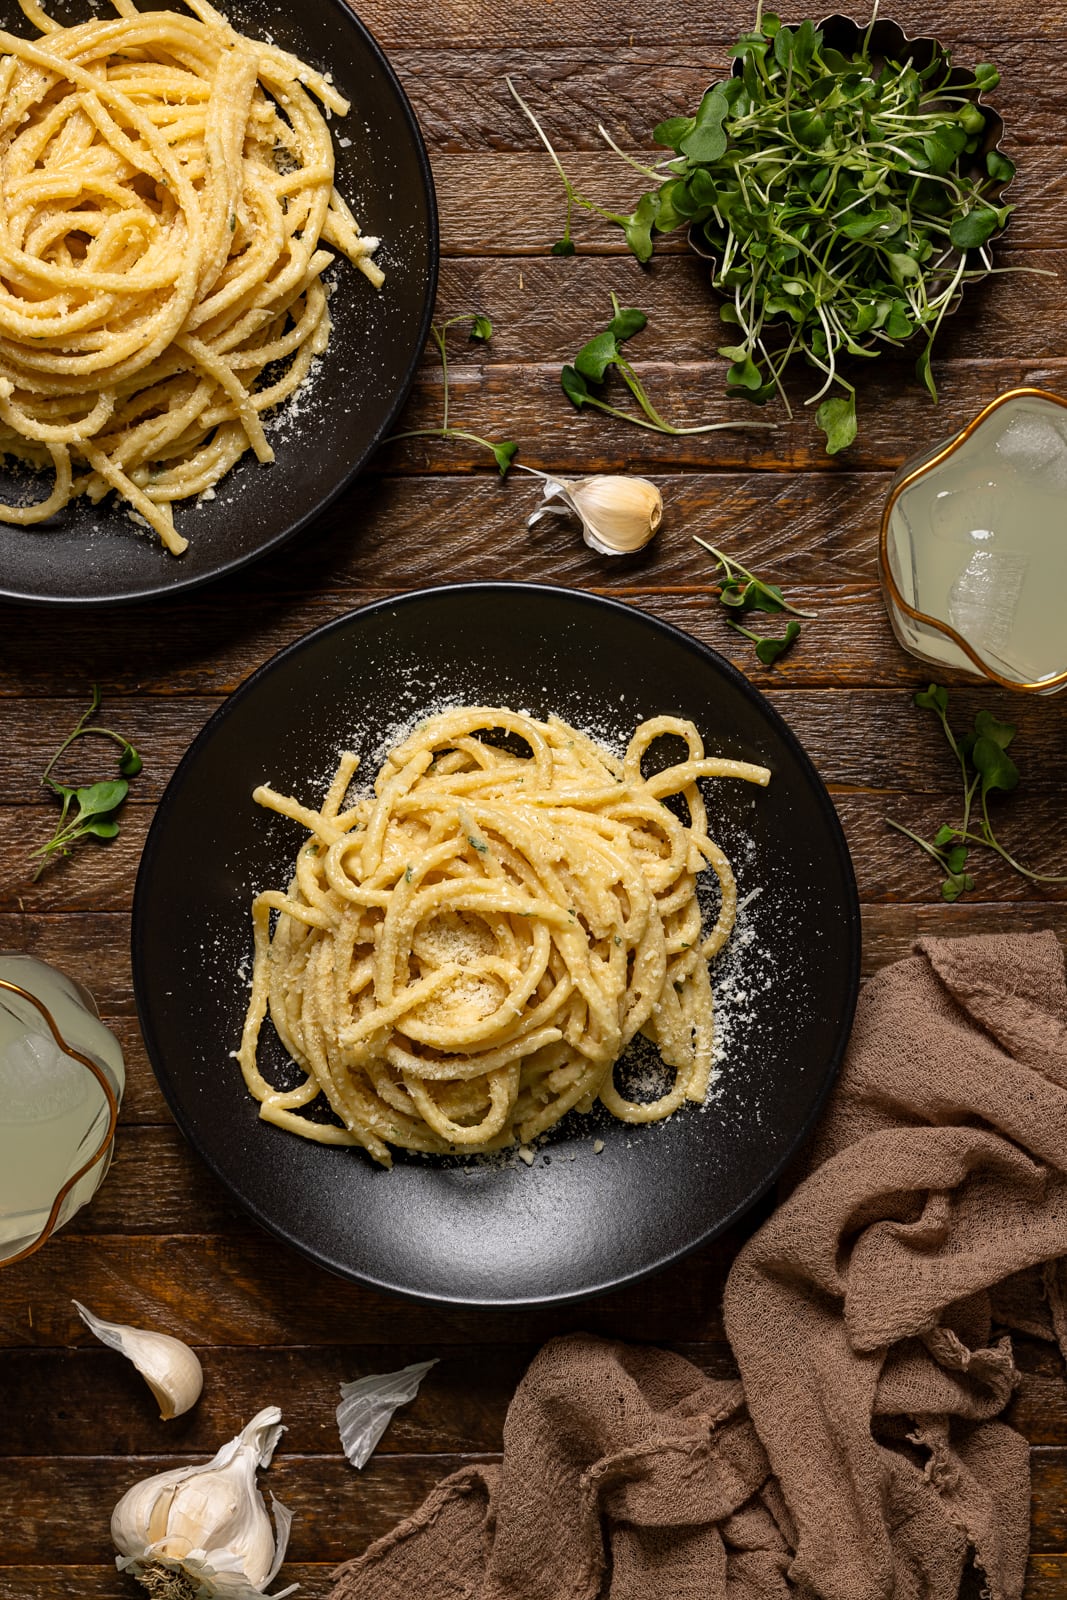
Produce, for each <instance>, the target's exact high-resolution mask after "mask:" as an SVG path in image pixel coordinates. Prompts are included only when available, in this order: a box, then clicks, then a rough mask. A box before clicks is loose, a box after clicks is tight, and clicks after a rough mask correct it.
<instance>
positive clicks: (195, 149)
mask: <svg viewBox="0 0 1067 1600" xmlns="http://www.w3.org/2000/svg"><path fill="white" fill-rule="evenodd" d="M21 4H22V10H23V12H24V13H25V14H26V15H27V17H29V18H30V20H32V21H33V22H34V23H35V25H36V26H37V27H38V29H39V30H40V37H39V38H38V39H37V40H32V41H31V40H27V39H22V38H17V37H15V36H14V35H12V34H8V33H0V49H2V50H3V51H4V52H5V54H4V55H3V56H2V57H0V259H2V262H3V271H2V274H0V452H3V453H4V454H8V455H12V456H14V457H16V458H17V459H19V460H20V461H22V462H25V463H26V464H28V465H29V466H31V467H34V468H48V467H51V468H52V469H53V470H54V474H55V483H54V487H53V489H52V492H51V493H50V494H49V495H48V496H47V497H46V498H45V499H43V500H41V501H38V502H37V503H35V504H32V505H26V506H24V505H7V506H0V521H6V522H11V523H18V524H33V523H39V522H42V521H44V520H46V519H47V518H49V517H51V516H52V515H54V514H55V513H56V512H57V511H59V510H61V509H62V508H63V506H65V505H66V504H67V503H68V502H69V501H70V500H71V498H73V497H75V496H78V495H86V496H88V498H89V499H90V500H91V501H93V502H97V501H99V500H101V499H102V498H103V497H104V496H105V495H106V494H108V493H109V492H111V491H112V490H114V491H116V492H117V493H118V494H119V496H120V497H121V498H122V499H124V500H125V501H126V502H127V503H128V504H129V506H130V507H131V509H132V510H133V511H134V512H135V513H136V514H137V515H138V516H140V518H141V519H143V521H144V522H147V523H148V524H149V526H150V527H152V528H153V529H155V531H156V532H157V533H158V534H159V537H160V538H161V540H162V541H163V543H164V545H165V546H166V548H167V549H168V550H170V551H171V552H172V553H174V554H179V553H180V552H181V551H182V550H184V549H185V548H186V545H187V540H186V539H185V538H184V537H183V536H182V535H181V534H179V533H178V532H177V531H176V530H175V527H174V518H173V513H172V509H171V508H172V505H173V503H174V502H175V501H179V500H184V499H188V498H189V497H190V496H192V495H198V494H202V493H204V492H205V491H206V490H209V489H211V488H212V487H213V486H214V485H215V484H216V483H217V482H218V480H219V479H220V478H221V477H222V476H223V474H224V473H225V472H227V471H228V470H229V469H230V468H231V467H232V466H233V465H234V463H235V462H236V461H237V460H239V458H240V457H241V456H242V455H243V454H244V452H245V451H246V450H248V449H251V450H253V451H254V452H255V454H256V456H257V457H258V459H259V460H260V461H261V462H267V461H271V460H273V455H274V453H273V450H272V448H271V446H270V443H269V442H268V440H267V437H266V434H265V432H264V428H263V423H262V420H261V418H262V413H263V412H265V411H267V410H269V409H270V408H271V407H273V406H276V405H278V404H279V403H280V402H281V401H282V400H284V399H285V398H286V397H287V396H288V395H290V394H292V393H293V392H294V390H296V389H297V388H298V387H299V386H300V384H302V383H303V381H304V379H305V378H306V377H307V375H308V372H309V369H310V366H311V362H312V360H313V359H314V357H315V356H316V355H320V354H321V353H322V352H323V351H324V350H325V348H326V344H327V341H328V338H329V334H330V317H329V312H328V307H327V295H326V290H325V287H324V285H323V282H322V273H323V271H324V270H325V268H326V267H327V266H329V264H330V263H331V262H332V261H333V260H334V256H333V255H332V254H331V253H330V251H329V250H328V249H325V248H323V246H324V245H330V246H333V247H335V248H336V249H337V250H340V251H341V252H342V253H343V254H345V255H347V256H348V257H349V258H350V259H351V260H352V261H353V262H354V263H355V265H356V266H358V267H359V268H360V269H361V270H362V271H363V272H364V273H365V274H366V276H367V277H368V278H370V279H371V281H372V282H373V283H375V284H376V285H380V284H381V282H382V274H381V271H380V269H379V268H378V267H377V266H376V265H375V263H374V262H373V260H372V259H371V256H372V252H373V251H374V249H375V248H376V246H377V243H378V241H377V240H376V239H370V238H364V237H361V235H360V232H359V227H358V225H357V223H356V221H355V219H354V217H353V216H352V213H351V211H350V210H349V208H348V206H347V205H346V204H345V202H344V201H343V200H342V199H341V197H340V196H339V195H338V193H337V191H336V189H335V187H334V152H333V144H332V140H331V137H330V130H329V128H328V127H327V124H326V121H325V119H324V117H323V114H322V112H321V111H320V109H319V107H318V106H317V105H316V104H315V101H314V100H313V99H312V95H314V96H316V97H317V98H318V100H319V101H320V102H321V103H322V105H323V106H324V107H325V108H326V110H327V111H328V112H330V113H333V112H336V113H338V114H343V113H344V112H346V111H347V110H348V103H347V101H346V100H345V99H344V98H343V97H342V96H341V95H340V94H338V93H337V91H336V90H335V89H334V88H333V86H332V84H331V83H330V81H329V79H328V78H326V77H324V76H323V75H322V74H321V73H318V72H314V71H313V70H312V69H311V68H309V67H307V66H306V65H305V64H304V63H303V62H301V61H299V60H298V59H297V58H296V57H295V56H292V55H290V54H288V53H287V52H285V51H283V50H280V49H278V48H276V47H275V46H273V45H270V44H267V43H266V42H263V41H258V40H254V39H249V38H246V37H245V35H243V34H241V33H238V32H237V31H235V30H234V29H233V28H232V27H230V25H229V24H228V23H227V22H226V20H225V19H224V18H223V17H222V16H220V15H219V14H218V13H217V12H216V11H214V10H213V9H212V8H211V6H210V5H207V4H204V3H202V0H191V9H192V10H193V11H194V12H195V15H192V16H186V15H181V14H178V13H177V12H172V11H154V12H145V13H144V14H141V13H139V12H138V11H136V9H135V8H134V6H133V5H132V3H131V0H116V7H117V9H118V10H119V12H120V15H119V16H118V17H116V18H114V19H112V20H109V21H100V20H93V21H90V22H86V23H83V24H81V25H80V26H77V27H70V28H64V27H60V26H59V25H58V24H56V23H54V22H53V21H52V20H51V19H50V18H48V17H47V16H46V15H45V14H44V13H43V12H42V11H41V10H40V9H39V7H38V6H37V5H36V4H34V3H33V0H21ZM268 369H271V370H270V371H269V372H268ZM264 374H267V381H266V382H265V383H264V384H263V386H262V387H257V385H258V384H259V380H260V379H261V378H262V377H263V376H264Z"/></svg>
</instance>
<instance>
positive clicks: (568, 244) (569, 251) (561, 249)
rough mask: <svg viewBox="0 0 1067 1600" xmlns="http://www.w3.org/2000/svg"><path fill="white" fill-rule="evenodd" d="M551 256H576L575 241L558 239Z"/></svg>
mask: <svg viewBox="0 0 1067 1600" xmlns="http://www.w3.org/2000/svg"><path fill="white" fill-rule="evenodd" d="M551 254H552V255H554V256H572V255H573V254H574V240H573V239H557V240H556V242H555V244H554V245H553V246H552V250H551Z"/></svg>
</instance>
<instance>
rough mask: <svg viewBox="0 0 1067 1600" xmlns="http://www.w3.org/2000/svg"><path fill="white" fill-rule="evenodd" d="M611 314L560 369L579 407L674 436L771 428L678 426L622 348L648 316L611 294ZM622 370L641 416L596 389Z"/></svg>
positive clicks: (641, 328) (741, 424)
mask: <svg viewBox="0 0 1067 1600" xmlns="http://www.w3.org/2000/svg"><path fill="white" fill-rule="evenodd" d="M611 308H612V316H611V321H610V322H609V323H608V325H607V327H606V328H604V329H602V331H601V332H600V333H595V334H594V335H593V337H592V338H591V339H587V340H586V342H585V344H584V345H583V346H582V348H581V349H580V350H579V352H578V354H577V355H576V356H575V358H574V361H573V363H571V362H568V363H567V364H566V365H565V366H564V367H563V368H562V369H561V371H560V375H559V381H560V387H561V388H562V390H563V393H564V394H565V395H566V396H567V399H568V400H569V401H570V403H571V405H572V406H575V407H576V408H577V409H578V410H579V411H581V410H582V409H583V407H585V406H592V407H594V409H595V410H597V411H603V412H604V413H605V414H606V415H607V416H609V417H618V418H619V419H620V420H621V421H623V422H632V423H633V424H634V426H635V427H638V428H649V429H651V430H652V431H653V432H655V433H665V434H668V435H670V436H672V437H677V436H680V435H682V434H693V433H718V432H719V431H720V430H722V429H723V428H772V427H773V426H774V424H773V423H770V422H745V421H740V422H703V423H698V424H695V425H693V426H689V427H679V426H677V425H676V424H675V423H673V422H668V421H667V419H666V418H665V417H664V416H663V415H662V414H661V413H660V412H659V411H658V410H657V409H656V407H655V406H654V405H653V403H652V401H651V399H650V398H649V394H648V391H647V390H646V388H645V386H644V384H643V383H642V382H641V380H640V378H639V377H638V376H637V373H636V372H635V371H634V369H633V367H632V366H631V365H630V363H629V361H628V360H627V359H626V357H625V355H624V354H623V351H622V346H623V345H624V344H625V343H626V342H627V341H628V340H630V339H632V338H634V336H635V335H636V334H639V333H642V332H643V331H644V329H645V328H647V326H648V318H647V316H646V315H645V313H644V312H643V311H638V310H637V308H636V307H634V306H621V305H620V304H619V299H618V296H617V295H615V294H613V295H612V296H611ZM613 368H614V369H615V371H616V372H617V373H618V374H619V376H620V377H621V378H622V381H623V383H625V385H626V387H627V388H628V389H629V391H630V393H631V394H632V395H633V397H634V399H635V400H636V401H637V404H638V406H639V408H640V412H641V414H640V416H638V415H636V414H635V413H634V412H633V411H624V410H622V408H621V407H619V406H614V405H611V404H610V403H609V402H608V401H607V400H605V399H603V397H602V396H601V395H600V394H597V393H596V392H595V391H596V390H598V389H600V388H601V386H602V385H603V384H604V383H606V382H607V380H608V375H609V373H610V372H611V370H612V369H613Z"/></svg>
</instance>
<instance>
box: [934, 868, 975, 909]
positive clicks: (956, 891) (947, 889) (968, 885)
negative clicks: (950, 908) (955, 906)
mask: <svg viewBox="0 0 1067 1600" xmlns="http://www.w3.org/2000/svg"><path fill="white" fill-rule="evenodd" d="M973 888H974V879H973V878H972V877H971V874H970V873H969V872H954V873H952V874H950V876H949V877H947V878H946V879H945V881H944V882H943V883H942V885H941V898H942V900H947V901H948V902H949V904H951V903H952V901H954V900H958V899H959V897H960V895H961V894H964V893H965V892H966V891H967V890H968V889H973Z"/></svg>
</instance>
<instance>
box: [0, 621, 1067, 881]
mask: <svg viewBox="0 0 1067 1600" xmlns="http://www.w3.org/2000/svg"><path fill="white" fill-rule="evenodd" d="M649 599H650V601H651V600H652V599H653V597H651V596H650V597H649ZM659 605H660V600H659V597H655V604H651V603H650V604H649V606H648V609H649V610H651V611H655V612H657V613H658V612H659ZM712 623H714V625H715V626H716V627H718V626H721V624H719V622H718V618H717V617H709V618H707V619H706V626H708V628H709V631H710V626H711V624H712ZM927 681H928V677H927V674H925V673H923V672H921V669H920V670H918V671H917V672H916V677H915V679H914V680H913V683H914V687H919V686H921V685H922V684H924V683H926V682H927ZM780 683H781V680H776V685H775V687H773V688H770V689H768V691H767V698H768V700H769V701H770V702H771V704H772V705H773V706H774V707H775V708H776V709H777V710H778V711H779V712H780V713H781V715H782V716H783V717H784V718H785V720H786V722H788V723H789V725H790V727H791V728H792V730H793V732H794V733H795V734H796V736H797V738H798V739H799V740H800V741H801V743H802V744H803V745H804V747H805V749H806V750H807V752H808V754H809V755H810V756H811V759H812V761H813V762H814V763H815V765H816V767H817V768H818V770H819V773H820V775H821V777H822V779H823V781H824V783H827V784H830V785H837V786H839V787H842V788H853V789H859V790H872V789H874V790H904V791H907V792H915V791H918V792H922V791H923V790H924V789H928V788H930V787H931V786H932V787H933V788H934V789H935V790H938V791H939V790H942V789H943V788H946V787H947V786H949V785H951V784H952V783H954V777H953V772H952V757H951V754H950V752H949V751H948V748H947V746H946V745H945V742H944V738H943V735H942V733H941V729H940V727H939V726H938V724H937V721H936V719H935V718H934V717H932V716H931V715H930V714H929V713H928V712H924V711H920V710H918V709H917V708H916V707H915V705H914V704H913V702H912V695H911V693H906V692H903V691H901V690H898V689H867V688H857V689H853V688H848V687H844V686H843V687H841V688H839V689H837V690H835V692H834V693H833V694H830V695H827V694H825V693H821V692H820V691H818V690H815V689H806V688H793V687H790V686H788V685H787V684H784V683H782V684H781V686H779V684H780ZM1006 699H1007V695H1006V691H998V692H997V701H996V704H997V705H998V709H1000V708H1001V703H1002V702H1003V701H1004V700H1006ZM989 701H990V691H989V690H988V689H986V688H985V687H984V686H978V687H975V688H970V687H967V688H964V687H960V688H959V689H957V690H955V691H954V693H953V697H952V705H951V710H952V720H953V722H954V723H955V724H956V725H957V726H959V727H962V728H966V727H969V726H970V725H971V723H972V721H973V718H974V716H975V715H976V713H977V712H978V711H979V710H981V709H982V708H983V707H988V705H989ZM1007 703H1008V707H1009V708H1010V713H1011V718H1012V721H1013V722H1014V723H1015V725H1016V727H1017V728H1018V734H1017V736H1016V741H1015V743H1014V745H1013V746H1012V754H1013V755H1014V756H1015V757H1016V760H1017V761H1018V763H1019V765H1020V768H1021V770H1022V772H1023V774H1024V782H1025V785H1026V788H1025V791H1024V793H1026V794H1042V793H1043V794H1050V793H1051V794H1057V793H1062V792H1063V790H1064V787H1065V785H1067V748H1065V746H1064V742H1063V739H1062V715H1061V712H1062V702H1059V703H1058V702H1057V700H1056V698H1055V697H1054V696H1053V697H1042V696H1037V695H1019V696H1014V697H1011V698H1010V700H1008V702H1007ZM78 704H79V703H78V702H76V701H75V702H72V701H60V700H52V699H49V698H42V699H29V700H23V699H21V698H14V697H10V698H8V699H7V700H6V701H5V702H4V728H5V734H6V737H5V739H4V740H3V741H0V805H3V804H7V805H19V804H22V803H23V802H24V801H26V800H27V799H28V798H29V797H30V796H32V795H35V794H36V792H37V791H36V788H35V787H34V785H33V783H32V780H31V781H30V782H27V773H31V774H32V773H35V772H37V771H40V770H41V768H43V767H44V765H45V763H46V761H47V760H48V756H49V754H50V753H51V751H52V750H53V749H54V748H55V747H56V745H57V744H58V743H59V741H60V739H61V738H62V737H63V735H64V733H65V732H66V731H67V730H68V729H69V728H70V726H71V724H72V722H73V720H74V718H75V717H76V715H77V710H78ZM219 704H220V702H219V700H218V698H217V697H215V696H206V695H205V696H201V695H190V696H187V697H182V698H180V699H178V698H174V699H172V698H167V697H160V698H159V699H158V700H154V701H151V702H150V701H148V700H141V699H131V700H130V701H129V702H128V709H127V707H125V706H124V708H123V715H122V732H123V734H124V735H125V736H126V737H128V738H131V739H132V740H133V742H134V743H135V744H136V745H137V747H138V749H139V750H140V751H141V753H142V756H143V757H144V761H145V767H144V771H143V772H142V773H141V774H139V776H138V777H137V779H136V790H135V794H136V797H137V799H138V801H139V802H146V801H155V800H156V799H157V798H158V796H159V794H160V793H161V791H162V789H163V788H164V786H165V784H166V782H167V780H168V779H169V777H170V774H171V772H172V770H173V768H174V767H175V766H176V765H177V762H178V760H179V759H180V757H181V756H182V755H183V754H184V752H185V750H186V748H187V747H188V745H189V744H190V742H191V741H192V739H193V737H194V735H195V734H196V733H198V732H199V731H200V729H201V728H202V726H203V725H204V723H205V722H206V721H207V719H208V717H209V716H210V715H211V714H212V713H213V712H214V711H215V710H216V708H217V707H218V705H219ZM353 724H354V731H358V717H357V714H356V712H355V708H353ZM705 736H706V739H707V742H708V744H709V747H710V745H711V743H712V741H713V737H714V730H713V729H707V730H705ZM106 760H107V763H108V765H107V766H103V765H101V767H100V769H99V775H102V774H103V772H104V771H112V770H113V763H111V761H110V757H109V756H108V757H107V758H106ZM96 770H97V769H95V768H93V767H90V768H88V769H87V774H86V776H88V773H95V772H96ZM82 771H86V769H79V774H80V773H81V772H82ZM259 777H260V775H259V774H252V775H250V781H252V780H254V781H259ZM83 781H86V779H83ZM47 800H48V797H47V795H45V796H44V797H43V802H42V803H47ZM1016 803H1017V802H1015V801H1013V800H1010V799H1009V800H1008V801H1007V802H1006V806H1007V808H1008V810H1009V811H1010V809H1012V807H1013V806H1014V805H1015V804H1016ZM252 814H253V815H254V813H252ZM56 870H57V871H61V870H63V863H60V864H59V867H58V868H57V869H56Z"/></svg>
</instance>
